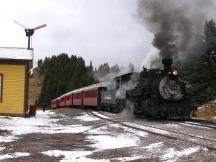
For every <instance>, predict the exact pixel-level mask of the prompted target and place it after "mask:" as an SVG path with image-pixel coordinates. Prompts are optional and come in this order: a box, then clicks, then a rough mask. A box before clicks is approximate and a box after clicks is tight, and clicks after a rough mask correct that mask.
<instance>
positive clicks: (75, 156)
mask: <svg viewBox="0 0 216 162" xmlns="http://www.w3.org/2000/svg"><path fill="white" fill-rule="evenodd" d="M42 154H44V155H48V156H51V157H60V156H64V158H63V159H61V160H60V161H61V162H71V161H74V162H83V161H88V162H99V161H102V162H103V161H104V162H105V161H109V160H101V159H100V160H94V159H90V158H87V157H86V156H87V155H91V154H92V152H91V151H61V150H49V151H45V152H42Z"/></svg>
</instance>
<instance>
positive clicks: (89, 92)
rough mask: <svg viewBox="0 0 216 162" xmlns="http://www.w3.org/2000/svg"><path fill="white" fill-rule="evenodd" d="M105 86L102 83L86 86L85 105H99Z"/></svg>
mask: <svg viewBox="0 0 216 162" xmlns="http://www.w3.org/2000/svg"><path fill="white" fill-rule="evenodd" d="M105 88H106V87H105V86H104V85H102V84H95V85H92V86H89V88H86V90H84V93H83V105H84V106H95V107H98V106H99V105H100V99H101V91H102V90H103V89H105Z"/></svg>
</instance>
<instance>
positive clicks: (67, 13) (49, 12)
mask: <svg viewBox="0 0 216 162" xmlns="http://www.w3.org/2000/svg"><path fill="white" fill-rule="evenodd" d="M136 7H137V0H7V1H6V0H5V1H4V2H3V1H1V5H0V20H1V22H0V23H1V30H0V46H1V47H27V37H25V33H24V30H23V28H21V27H20V26H18V25H16V24H15V23H14V22H13V21H14V20H17V21H19V22H21V23H22V24H24V25H26V26H28V27H29V28H31V27H35V26H38V25H41V24H44V23H46V24H47V27H46V28H43V29H40V30H37V31H36V32H35V34H34V36H33V48H34V52H35V53H34V54H35V59H34V63H36V62H37V60H38V59H39V58H44V57H46V56H51V55H57V54H59V53H62V52H65V53H68V54H75V55H77V56H82V57H83V58H84V59H85V61H86V63H87V64H89V62H90V60H91V61H92V62H93V65H94V66H98V65H100V64H101V63H104V62H109V64H111V65H113V64H119V65H127V64H129V63H130V62H132V63H133V64H136V65H137V66H138V65H140V64H142V62H143V61H144V60H145V58H146V55H147V53H149V52H150V53H151V52H154V51H152V47H151V41H152V34H151V33H149V32H147V31H146V29H145V28H144V27H143V26H142V25H141V24H140V23H139V22H138V21H139V18H138V16H137V15H136V14H137V13H136Z"/></svg>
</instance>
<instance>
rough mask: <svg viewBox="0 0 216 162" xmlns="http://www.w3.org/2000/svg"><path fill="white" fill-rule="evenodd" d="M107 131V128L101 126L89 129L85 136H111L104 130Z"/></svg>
mask: <svg viewBox="0 0 216 162" xmlns="http://www.w3.org/2000/svg"><path fill="white" fill-rule="evenodd" d="M107 129H108V126H101V127H99V128H92V129H89V130H88V131H86V132H85V134H100V135H105V134H112V133H109V132H107V131H106V130H107Z"/></svg>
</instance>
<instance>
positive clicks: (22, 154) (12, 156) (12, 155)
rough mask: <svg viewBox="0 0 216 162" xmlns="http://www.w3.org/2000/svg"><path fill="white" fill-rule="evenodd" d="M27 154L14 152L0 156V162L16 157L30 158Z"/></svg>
mask: <svg viewBox="0 0 216 162" xmlns="http://www.w3.org/2000/svg"><path fill="white" fill-rule="evenodd" d="M30 155H31V154H30V153H27V152H15V153H14V154H0V160H5V159H13V158H18V157H24V156H30Z"/></svg>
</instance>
